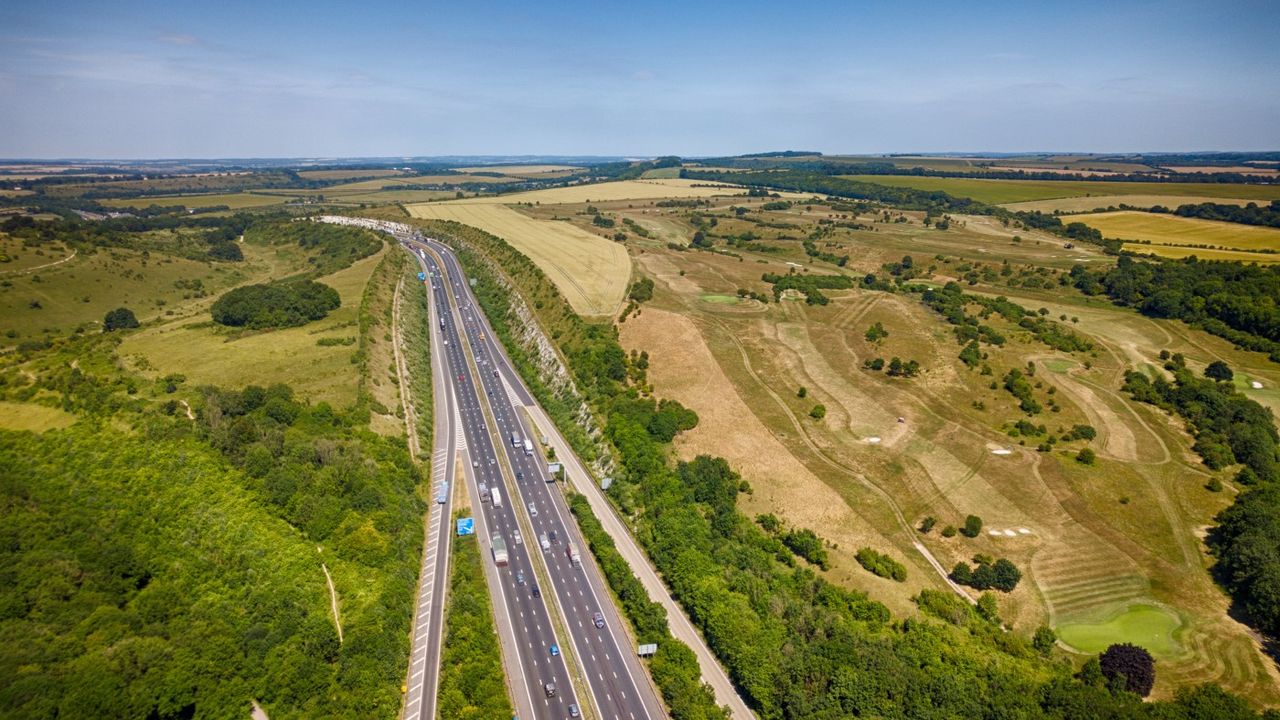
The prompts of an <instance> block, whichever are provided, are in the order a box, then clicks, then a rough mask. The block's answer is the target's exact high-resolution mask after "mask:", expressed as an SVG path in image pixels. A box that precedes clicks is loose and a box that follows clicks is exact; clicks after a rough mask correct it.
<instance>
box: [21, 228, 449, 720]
mask: <svg viewBox="0 0 1280 720" xmlns="http://www.w3.org/2000/svg"><path fill="white" fill-rule="evenodd" d="M72 230H73V232H80V231H82V230H83V229H80V228H75V227H73V228H72ZM325 250H326V248H325V247H319V246H318V247H314V248H312V249H311V250H310V252H311V253H312V254H314V255H315V256H316V257H317V258H324V257H326V256H329V255H331V254H330V253H326V252H325ZM338 255H341V253H338V254H337V255H333V256H334V257H337V256H338ZM324 262H325V261H321V262H320V263H318V264H321V265H323V264H324ZM361 331H362V334H363V333H366V332H369V331H370V328H368V327H366V324H365V323H364V322H362V324H361ZM127 332H128V327H127V325H126V326H123V327H121V328H120V329H118V330H116V331H115V332H111V333H104V334H82V335H72V336H70V337H66V338H55V339H51V340H50V341H49V342H48V343H47V345H46V346H45V347H43V348H42V349H38V350H32V351H29V352H27V353H24V354H22V355H9V356H7V357H6V358H5V360H4V362H3V364H2V365H0V399H3V400H5V401H9V402H28V403H31V402H34V403H42V404H46V405H51V406H54V407H57V408H60V409H62V410H64V411H66V412H69V413H72V414H74V416H75V418H76V419H77V422H76V423H75V424H74V425H72V426H71V427H69V428H66V429H61V430H50V431H47V432H45V433H44V434H41V435H36V434H32V433H23V432H12V431H0V537H2V538H3V542H0V677H3V678H5V679H4V681H3V682H0V716H4V717H22V718H55V717H56V718H105V717H138V718H191V717H244V716H246V715H247V714H248V711H249V703H250V700H251V699H256V700H257V701H258V702H259V703H260V704H261V705H262V706H263V707H264V708H266V709H267V711H268V712H269V713H270V715H271V717H272V718H326V717H333V718H338V717H341V718H372V717H385V718H391V717H394V716H395V715H396V714H397V712H398V710H399V707H400V693H399V686H400V683H401V681H402V679H403V674H404V668H405V662H406V660H407V655H408V642H407V633H408V630H409V622H410V611H411V606H412V602H413V595H414V588H415V583H416V579H417V569H418V563H419V557H420V553H421V537H422V520H421V517H422V512H423V507H424V506H423V502H422V500H421V499H420V498H419V497H418V496H417V494H416V492H415V489H416V487H417V486H418V484H419V483H420V482H421V478H420V476H419V473H418V470H417V469H416V467H415V466H414V465H412V463H411V462H410V460H409V456H408V452H407V450H406V448H405V445H404V441H403V439H400V438H385V437H382V436H378V435H374V434H372V433H371V432H369V430H368V429H367V426H368V421H369V410H368V406H367V403H366V401H364V400H362V401H361V402H359V403H357V404H356V405H355V406H354V407H351V408H345V409H339V408H333V407H330V406H329V405H327V404H324V403H319V404H313V403H309V402H308V401H307V400H306V399H304V398H299V397H296V396H295V395H294V393H293V392H292V391H291V390H290V388H289V387H287V386H284V385H277V386H272V387H265V388H264V387H257V386H253V385H250V386H248V387H246V388H244V389H242V390H229V389H225V388H217V387H189V386H188V384H187V383H186V381H185V379H184V378H183V377H182V376H181V375H169V376H165V377H161V378H158V379H155V380H149V379H147V378H144V377H141V376H137V375H133V374H130V373H128V372H126V371H124V370H122V369H121V367H120V365H119V364H118V363H117V361H116V360H115V358H114V353H115V349H116V347H117V345H118V343H119V342H120V341H121V339H122V338H121V335H123V334H125V333H127ZM188 413H189V414H188ZM326 568H327V569H328V571H329V572H330V573H331V574H332V576H333V580H334V584H335V586H336V590H337V593H338V603H339V605H340V608H341V624H342V639H341V640H340V639H339V633H338V630H337V627H336V625H335V619H334V617H333V614H332V613H331V611H330V596H329V591H328V588H327V585H326V578H325V569H326Z"/></svg>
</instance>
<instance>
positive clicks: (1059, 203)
mask: <svg viewBox="0 0 1280 720" xmlns="http://www.w3.org/2000/svg"><path fill="white" fill-rule="evenodd" d="M1207 202H1211V203H1218V204H1219V205H1241V206H1243V205H1248V204H1249V203H1251V202H1258V201H1257V200H1245V199H1242V198H1220V197H1209V196H1203V197H1195V196H1182V195H1087V196H1085V197H1066V198H1054V199H1052V200H1029V201H1027V202H1015V203H1005V204H1004V205H1002V206H1001V207H1004V208H1007V209H1009V210H1014V211H1019V210H1026V211H1039V212H1042V213H1052V212H1063V213H1078V212H1090V211H1092V210H1098V209H1101V208H1109V207H1119V206H1120V205H1131V206H1133V207H1139V208H1149V207H1154V206H1156V205H1163V206H1164V207H1167V208H1169V209H1173V208H1176V207H1178V206H1179V205H1194V204H1199V203H1207Z"/></svg>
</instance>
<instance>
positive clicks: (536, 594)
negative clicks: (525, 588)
mask: <svg viewBox="0 0 1280 720" xmlns="http://www.w3.org/2000/svg"><path fill="white" fill-rule="evenodd" d="M533 596H534V597H536V598H540V597H542V591H541V590H539V589H538V586H537V585H534V586H533Z"/></svg>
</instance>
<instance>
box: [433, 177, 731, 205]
mask: <svg viewBox="0 0 1280 720" xmlns="http://www.w3.org/2000/svg"><path fill="white" fill-rule="evenodd" d="M695 183H696V181H694V180H681V179H669V180H621V181H618V182H606V183H593V184H584V185H571V186H569V187H560V188H550V189H548V190H532V191H530V192H523V193H512V194H510V195H503V196H501V197H497V198H492V197H478V198H467V199H465V200H457V201H453V202H451V203H450V204H458V205H476V204H480V205H484V204H493V203H495V202H499V203H502V204H503V205H514V204H517V203H541V204H543V205H560V204H567V203H585V202H609V201H611V200H654V199H658V198H708V197H717V196H726V195H746V192H747V191H746V188H742V187H737V186H734V185H724V186H718V187H694V184H695ZM702 184H704V185H705V184H706V183H705V182H704V183H702Z"/></svg>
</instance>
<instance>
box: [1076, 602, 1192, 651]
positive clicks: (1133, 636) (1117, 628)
mask: <svg viewBox="0 0 1280 720" xmlns="http://www.w3.org/2000/svg"><path fill="white" fill-rule="evenodd" d="M1181 624H1182V623H1181V621H1180V620H1179V619H1178V616H1177V615H1174V614H1173V613H1171V612H1169V611H1168V610H1165V609H1164V608H1160V607H1156V606H1154V605H1131V606H1129V607H1127V608H1125V609H1124V611H1122V612H1120V613H1117V614H1114V615H1112V616H1111V617H1108V618H1106V619H1104V620H1102V621H1100V622H1082V623H1067V624H1063V625H1059V626H1058V638H1059V639H1061V640H1062V642H1064V643H1066V644H1068V645H1070V646H1071V647H1073V648H1075V649H1076V650H1079V651H1081V652H1086V653H1090V654H1092V653H1100V652H1102V651H1103V650H1106V649H1107V647H1108V646H1109V645H1112V644H1114V643H1125V642H1127V643H1132V644H1134V645H1137V646H1139V647H1143V648H1146V649H1147V650H1148V651H1150V652H1151V654H1152V655H1154V656H1156V657H1157V658H1170V657H1175V656H1177V655H1178V653H1179V652H1180V650H1181V648H1180V646H1179V645H1178V642H1177V640H1175V639H1174V634H1175V632H1176V631H1177V629H1178V628H1179V626H1181Z"/></svg>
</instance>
